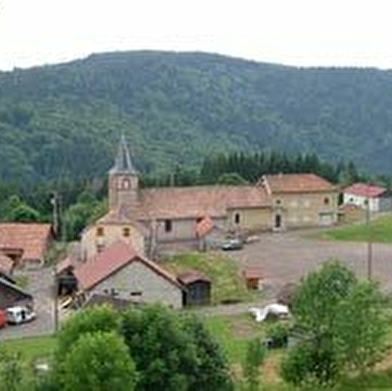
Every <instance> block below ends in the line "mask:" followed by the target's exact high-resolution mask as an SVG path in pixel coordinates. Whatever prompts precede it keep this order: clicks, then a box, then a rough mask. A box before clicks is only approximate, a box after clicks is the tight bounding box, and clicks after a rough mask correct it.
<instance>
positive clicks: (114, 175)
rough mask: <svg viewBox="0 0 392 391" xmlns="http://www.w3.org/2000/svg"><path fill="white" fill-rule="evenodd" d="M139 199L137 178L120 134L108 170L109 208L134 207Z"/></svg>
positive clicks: (124, 140) (125, 144) (126, 146)
mask: <svg viewBox="0 0 392 391" xmlns="http://www.w3.org/2000/svg"><path fill="white" fill-rule="evenodd" d="M138 199H139V178H138V175H137V171H136V170H135V167H134V166H133V164H132V161H131V154H130V153H129V149H128V145H127V141H126V139H125V136H124V135H122V136H121V138H120V142H119V144H118V150H117V156H116V158H115V161H114V166H113V167H112V168H111V169H110V171H109V208H110V210H118V209H121V208H123V207H132V208H134V207H136V206H137V202H138Z"/></svg>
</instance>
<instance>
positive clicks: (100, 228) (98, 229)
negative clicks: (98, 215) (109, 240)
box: [97, 227, 105, 236]
mask: <svg viewBox="0 0 392 391" xmlns="http://www.w3.org/2000/svg"><path fill="white" fill-rule="evenodd" d="M104 234H105V232H104V230H103V227H98V228H97V236H103V235H104Z"/></svg>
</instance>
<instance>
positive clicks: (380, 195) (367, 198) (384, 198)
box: [343, 183, 392, 212]
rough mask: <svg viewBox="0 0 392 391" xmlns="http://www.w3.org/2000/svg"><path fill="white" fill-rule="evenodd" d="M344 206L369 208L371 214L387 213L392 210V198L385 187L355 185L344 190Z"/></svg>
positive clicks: (363, 184) (364, 184)
mask: <svg viewBox="0 0 392 391" xmlns="http://www.w3.org/2000/svg"><path fill="white" fill-rule="evenodd" d="M343 204H344V205H355V206H358V207H360V208H362V209H368V208H369V209H368V210H369V211H370V212H385V211H387V210H390V209H391V208H392V197H391V194H390V193H389V191H388V189H386V188H385V187H381V186H374V185H368V184H366V183H354V184H353V185H351V186H349V187H347V188H345V189H344V191H343Z"/></svg>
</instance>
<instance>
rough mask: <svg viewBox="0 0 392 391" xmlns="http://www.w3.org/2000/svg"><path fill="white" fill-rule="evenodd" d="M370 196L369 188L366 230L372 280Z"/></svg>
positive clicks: (368, 269)
mask: <svg viewBox="0 0 392 391" xmlns="http://www.w3.org/2000/svg"><path fill="white" fill-rule="evenodd" d="M369 201H370V197H369V188H368V189H367V197H366V230H367V278H368V279H369V280H370V279H371V278H372V272H373V270H372V268H373V265H372V263H373V248H372V238H371V227H370V202H369Z"/></svg>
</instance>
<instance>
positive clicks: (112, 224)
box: [81, 137, 338, 260]
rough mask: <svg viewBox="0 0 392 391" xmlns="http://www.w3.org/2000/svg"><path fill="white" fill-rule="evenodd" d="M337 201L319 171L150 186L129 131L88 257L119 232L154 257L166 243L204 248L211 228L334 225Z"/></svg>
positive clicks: (89, 232)
mask: <svg viewBox="0 0 392 391" xmlns="http://www.w3.org/2000/svg"><path fill="white" fill-rule="evenodd" d="M337 204H338V192H337V189H336V188H335V186H333V185H332V184H331V183H329V182H328V181H326V180H325V179H323V178H320V177H318V176H317V175H314V174H280V175H266V176H264V177H263V178H261V179H260V180H259V181H258V183H257V184H256V185H249V186H218V185H216V186H194V187H166V188H147V189H143V188H141V187H140V186H139V180H138V173H137V172H136V170H135V168H134V165H133V163H132V161H131V157H130V153H129V150H128V146H127V144H126V141H125V138H124V137H122V138H121V140H120V143H119V148H118V153H117V157H116V159H115V164H114V166H113V168H112V169H111V170H110V171H109V211H108V213H107V214H106V215H105V216H104V217H103V218H101V219H99V220H98V221H96V222H95V223H94V224H92V225H91V226H89V227H87V228H86V229H85V230H84V232H83V233H82V237H81V249H82V258H83V259H85V260H86V259H89V258H91V257H92V256H94V255H95V254H97V253H99V252H100V251H102V250H103V249H104V248H105V247H107V246H109V245H110V244H111V243H113V242H115V241H117V240H118V239H119V238H121V239H122V240H125V241H126V242H127V243H129V244H130V245H131V246H132V247H133V248H134V249H135V250H136V251H137V252H138V253H140V254H148V256H150V257H152V258H154V256H155V254H156V251H157V249H161V248H164V246H165V245H166V244H172V243H177V244H178V243H182V244H184V245H185V244H186V245H187V246H188V247H192V248H194V249H197V248H200V249H204V248H206V247H208V246H207V244H208V239H211V236H212V233H214V234H216V235H218V234H219V235H220V236H221V239H223V238H224V237H225V236H227V235H232V236H240V235H246V234H250V233H252V232H258V231H265V230H276V231H279V230H283V229H286V228H294V227H310V226H319V225H332V224H335V223H336V221H337V206H338V205H337ZM208 235H209V236H210V238H208Z"/></svg>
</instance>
